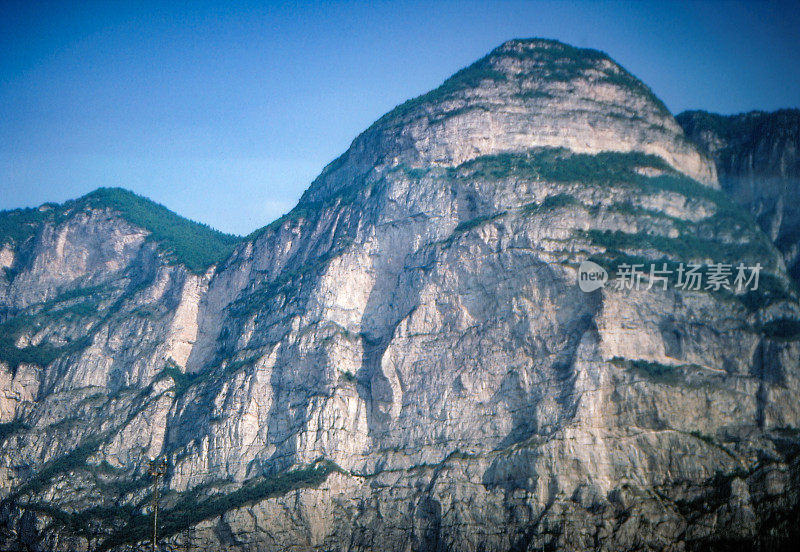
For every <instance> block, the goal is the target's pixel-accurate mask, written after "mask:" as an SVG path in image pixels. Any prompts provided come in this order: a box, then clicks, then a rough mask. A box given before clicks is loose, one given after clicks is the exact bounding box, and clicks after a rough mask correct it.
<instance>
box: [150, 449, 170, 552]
mask: <svg viewBox="0 0 800 552" xmlns="http://www.w3.org/2000/svg"><path fill="white" fill-rule="evenodd" d="M165 473H167V460H166V459H165V458H162V459H161V460H160V461H158V460H156V459H155V458H151V459H150V475H151V476H152V477H153V552H156V541H157V540H158V482H159V480H160V479H161V476H162V475H164V474H165Z"/></svg>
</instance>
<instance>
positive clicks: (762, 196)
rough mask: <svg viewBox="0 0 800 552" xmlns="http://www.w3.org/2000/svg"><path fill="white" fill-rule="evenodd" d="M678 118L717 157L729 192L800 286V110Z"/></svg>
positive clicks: (701, 113) (698, 113)
mask: <svg viewBox="0 0 800 552" xmlns="http://www.w3.org/2000/svg"><path fill="white" fill-rule="evenodd" d="M677 119H678V122H679V123H680V124H681V125H682V126H683V128H684V129H685V131H686V135H687V136H688V137H690V138H691V139H692V140H694V141H695V142H696V143H697V144H698V145H699V146H700V147H701V149H703V151H705V152H707V153H708V154H709V155H710V156H711V157H713V159H714V161H715V163H716V165H717V170H718V171H719V179H720V184H722V187H723V189H724V190H725V191H727V192H728V193H729V194H730V195H731V196H732V197H733V198H734V199H735V200H736V201H737V202H738V203H740V204H741V205H742V206H744V207H745V208H746V209H748V210H749V211H750V212H751V213H752V214H753V215H754V216H755V217H756V220H757V221H758V223H759V225H760V226H761V228H762V229H763V230H764V232H765V233H766V234H767V235H768V236H769V237H770V238H771V239H772V240H773V241H774V242H775V245H776V246H777V247H778V249H779V250H780V251H781V253H782V254H783V257H784V260H785V261H786V265H787V267H788V268H789V273H790V274H791V275H792V276H793V277H794V279H795V281H796V282H800V212H798V210H797V208H796V207H797V205H798V203H799V202H800V110H798V109H783V110H780V111H776V112H774V113H764V112H761V111H754V112H751V113H744V114H741V115H728V116H726V115H716V114H712V113H706V112H704V111H687V112H685V113H681V114H680V115H678V117H677Z"/></svg>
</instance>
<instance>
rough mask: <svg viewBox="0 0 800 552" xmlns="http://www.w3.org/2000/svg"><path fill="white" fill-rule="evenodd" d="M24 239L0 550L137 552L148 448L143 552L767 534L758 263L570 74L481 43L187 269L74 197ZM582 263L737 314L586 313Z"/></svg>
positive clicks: (766, 379) (780, 491)
mask: <svg viewBox="0 0 800 552" xmlns="http://www.w3.org/2000/svg"><path fill="white" fill-rule="evenodd" d="M59 212H61V211H59ZM96 235H97V236H103V235H105V236H107V238H106V241H102V240H101V241H102V247H101V248H100V252H101V254H97V255H96V256H95V257H92V259H94V260H93V261H92V262H88V261H87V258H88V257H87V254H81V253H80V252H82V251H85V250H87V249H92V247H91V246H90V245H87V244H92V243H95V242H93V241H92V239H93V238H90V237H91V236H96ZM87 236H88V237H87ZM27 240H28V241H24V242H23V243H17V242H16V241H10V242H8V243H6V244H5V246H4V248H3V254H2V257H0V258H2V259H3V263H5V265H6V266H7V267H8V268H9V270H7V271H4V272H3V273H2V284H1V285H0V293H2V295H0V297H1V298H2V299H3V303H2V305H3V308H4V309H5V313H6V314H5V316H6V317H7V318H8V322H6V324H4V325H3V326H2V328H3V331H4V332H5V333H4V334H3V335H6V336H11V337H12V338H13V345H14V350H13V351H12V352H14V354H17V355H20V354H22V353H19V352H15V351H20V350H21V351H27V352H28V353H30V354H28V353H26V354H27V355H28V356H27V357H26V358H27V359H28V360H35V358H34V357H35V356H36V355H33V353H32V351H34V349H32V347H37V346H41V345H43V344H50V346H52V347H57V350H56V351H55V352H52V351H50V354H51V357H52V360H50V358H51V357H47V358H46V359H45V360H46V362H41V365H37V363H36V362H32V361H31V362H12V360H13V359H7V358H3V360H2V365H1V367H0V382H2V390H3V395H1V396H0V415H1V416H2V417H3V418H2V421H3V422H9V423H16V425H15V426H10V425H9V426H3V427H7V428H8V430H7V432H6V434H5V435H3V436H2V442H3V446H2V449H1V450H0V478H2V479H0V480H1V481H2V489H3V491H2V493H3V495H2V506H0V520H2V521H0V548H2V547H6V548H9V547H10V548H12V549H13V548H14V547H19V548H22V547H23V545H24V546H26V547H28V548H30V549H32V550H42V551H43V550H88V549H93V550H106V549H114V550H120V551H122V550H144V549H145V548H146V547H147V546H148V545H147V543H146V541H147V539H148V538H149V530H150V529H149V523H150V517H149V512H150V509H149V508H150V506H149V494H148V493H149V491H148V484H149V481H148V478H147V459H148V457H150V456H156V455H160V456H163V457H165V458H167V460H168V466H169V467H168V473H167V475H166V477H165V479H164V489H163V493H162V494H163V499H162V503H161V505H162V506H161V507H162V516H161V519H162V520H163V524H164V525H163V527H162V535H163V542H162V545H163V546H164V547H165V549H168V550H179V549H181V547H183V546H185V544H186V543H187V539H188V540H189V541H191V542H192V543H193V546H194V547H195V548H197V549H227V550H241V551H249V550H318V551H323V550H351V551H367V550H382V551H395V550H396V551H401V550H402V551H405V550H415V551H416V550H419V551H427V550H437V551H439V550H458V551H467V552H468V551H476V552H477V551H495V550H496V551H500V550H531V551H533V550H540V549H542V548H546V549H564V550H577V551H580V550H701V549H702V550H708V549H712V550H713V549H720V550H722V549H727V548H724V547H725V546H728V545H729V544H731V543H733V544H735V545H742V546H750V545H752V546H760V547H762V549H763V548H767V547H770V548H777V547H778V546H782V545H786V546H788V544H787V543H790V542H791V539H792V538H794V537H796V536H797V527H798V526H800V524H798V523H797V522H798V515H797V513H798V504H799V502H798V489H800V481H799V480H798V477H800V469H798V465H797V462H798V459H797V451H798V450H800V448H799V447H798V443H799V442H800V439H799V436H798V429H797V428H798V427H799V426H798V423H799V422H800V401H798V398H799V397H800V366H798V362H799V361H798V359H800V340H798V335H797V328H798V322H797V320H798V318H800V305H799V304H798V298H797V295H796V292H795V290H794V288H793V286H792V284H791V281H790V279H789V278H788V277H787V273H786V267H785V263H784V261H783V259H782V257H781V254H780V253H779V252H778V250H777V249H775V247H774V246H773V245H772V243H771V241H770V240H769V238H768V237H767V236H766V235H764V233H763V232H762V231H761V230H760V229H759V228H758V226H757V225H756V224H755V222H754V221H753V219H752V218H751V217H749V216H748V215H747V214H746V213H744V212H742V211H741V210H740V209H738V208H737V207H736V206H735V205H733V204H732V203H731V202H730V201H728V200H727V197H726V196H725V195H724V193H722V192H721V191H719V190H718V185H717V181H716V173H715V169H714V165H713V164H712V163H711V161H710V160H709V159H708V158H707V157H706V156H705V155H704V154H702V153H700V152H699V151H698V150H697V149H696V148H695V146H693V145H692V144H691V143H690V142H689V141H687V140H686V139H685V138H684V137H683V134H682V131H681V129H680V127H679V126H678V124H677V123H676V122H675V120H674V119H673V118H672V117H671V115H669V113H668V112H667V111H666V110H665V109H664V107H663V105H662V104H661V103H660V102H659V101H658V100H657V99H656V98H655V97H654V96H653V95H652V93H651V92H650V91H649V89H647V88H646V87H645V86H644V85H643V84H641V83H640V82H639V81H637V80H636V79H634V78H633V77H632V76H630V75H629V74H627V73H626V72H624V70H623V69H621V68H620V67H619V66H618V65H616V64H615V63H614V62H613V61H611V60H610V59H608V58H607V57H606V56H605V55H603V54H601V53H599V52H595V51H593V50H578V49H574V48H571V47H569V46H566V45H563V44H560V43H556V42H550V41H539V40H536V41H511V42H509V43H506V44H504V45H503V46H501V47H500V48H498V49H497V50H495V51H494V52H492V53H491V54H490V55H489V56H488V57H487V58H484V59H483V60H481V61H479V62H477V63H476V65H474V66H471V67H470V68H467V69H465V70H464V71H462V72H461V73H459V74H457V75H456V76H454V77H453V78H452V79H451V80H448V81H447V82H446V83H445V84H444V85H443V87H442V88H440V89H437V90H436V91H433V92H431V93H429V94H426V95H425V96H422V97H421V98H418V99H415V100H411V102H409V103H407V104H404V105H403V106H400V107H398V108H397V109H396V110H395V111H393V112H391V113H389V114H387V115H386V116H384V117H383V118H381V119H380V120H379V121H378V122H376V124H375V125H373V126H372V127H371V128H370V129H368V130H367V131H366V132H365V133H364V134H362V135H361V136H359V137H358V138H357V139H356V140H355V141H354V142H353V145H352V147H351V148H350V150H348V152H346V153H345V154H344V155H343V156H342V157H341V158H339V159H338V160H337V161H335V162H334V163H332V164H331V165H329V166H328V167H327V168H326V169H325V170H324V171H323V173H322V175H320V177H319V178H318V179H317V180H316V181H315V182H314V183H313V184H312V185H311V187H310V188H309V191H308V192H307V193H306V194H305V195H304V197H303V199H302V200H301V202H300V204H299V205H298V206H297V207H296V208H295V209H294V210H293V211H292V212H291V213H289V214H288V215H287V216H285V217H283V218H281V219H279V220H278V221H276V222H274V223H273V224H271V225H269V226H267V227H265V228H264V229H262V230H261V231H259V232H257V233H255V234H254V235H252V236H250V237H249V238H247V239H245V240H243V241H242V242H241V243H240V244H239V245H238V246H237V247H236V249H235V250H234V251H233V253H232V254H231V255H230V256H229V257H227V258H226V259H225V260H223V261H221V262H219V263H218V264H217V265H216V266H214V267H212V268H210V269H209V270H208V271H207V272H200V273H198V272H197V271H192V270H189V269H187V267H186V266H184V265H183V264H181V263H180V262H177V261H176V259H174V258H171V257H170V255H169V251H168V250H166V249H165V247H164V245H163V243H161V242H159V240H158V239H157V238H154V234H153V233H151V230H148V229H147V228H144V227H138V226H136V225H135V224H132V223H131V222H130V221H129V220H128V219H126V218H125V216H124V213H121V212H118V211H115V209H114V208H104V207H102V206H99V207H98V206H97V205H96V204H87V206H86V207H85V208H82V209H76V210H75V212H72V211H70V212H68V213H65V214H64V216H63V217H56V218H53V219H52V220H49V219H48V220H46V221H44V222H40V223H38V226H36V227H35V237H30V238H27ZM34 243H35V244H36V245H35V246H34V245H33V244H34ZM98 247H99V246H98ZM67 251H69V252H74V253H70V254H65V253H64V252H67ZM93 254H94V253H93ZM23 258H24V261H23V260H22V259H23ZM589 258H591V259H593V260H594V261H595V262H597V263H600V264H602V265H603V266H606V267H607V268H609V269H613V268H614V267H615V266H616V265H617V264H619V263H620V262H623V261H633V262H639V261H641V262H648V263H649V262H651V261H653V262H658V263H659V264H660V263H663V262H669V263H680V262H683V263H688V262H698V263H708V262H711V261H714V262H726V263H734V264H735V263H738V262H743V263H746V264H747V265H753V264H755V263H757V262H758V263H760V264H761V265H762V266H763V267H764V272H763V274H762V280H761V283H762V285H761V287H760V288H759V290H758V291H757V292H752V293H747V294H737V293H734V292H726V291H724V290H723V291H721V292H714V291H709V290H701V291H682V290H678V289H676V288H675V287H674V286H670V287H669V288H668V289H661V288H660V287H659V286H654V287H653V288H652V289H640V290H617V289H615V288H614V286H612V285H607V286H606V287H605V288H603V289H601V290H597V291H595V292H592V293H588V294H587V293H583V292H582V291H580V290H579V288H578V286H577V285H576V281H577V269H578V266H579V265H580V263H581V262H582V261H584V260H586V259H589ZM50 270H53V271H56V270H57V271H58V272H59V274H58V275H49V272H50ZM88 285H92V286H96V288H93V289H92V291H91V293H87V294H86V295H81V292H78V291H75V290H78V289H84V288H85V286H88ZM644 287H645V288H646V287H647V285H646V280H645V286H644ZM70 290H72V292H71V294H68V295H67V296H66V298H64V297H65V296H64V293H65V292H69V291H70ZM89 300H91V301H92V302H91V303H90V305H91V309H89V308H84V307H80V306H79V305H86V304H87V302H88V301H89ZM85 336H88V337H89V340H88V341H84V342H79V344H80V346H74V345H71V344H73V343H75V342H78V340H80V339H81V338H83V337H85ZM35 350H36V351H40V352H41V350H40V349H35ZM40 356H41V355H40ZM15 358H18V357H15ZM184 527H188V529H189V534H188V535H187V534H186V533H185V532H184V531H182V529H183V528H184Z"/></svg>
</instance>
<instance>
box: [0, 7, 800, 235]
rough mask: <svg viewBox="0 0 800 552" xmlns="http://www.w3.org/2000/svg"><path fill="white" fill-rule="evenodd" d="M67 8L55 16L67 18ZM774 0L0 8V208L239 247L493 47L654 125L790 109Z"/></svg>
mask: <svg viewBox="0 0 800 552" xmlns="http://www.w3.org/2000/svg"><path fill="white" fill-rule="evenodd" d="M68 4H71V5H68ZM798 29H800V10H798V9H797V4H796V3H792V2H786V3H780V2H752V3H740V2H733V1H724V2H712V1H705V2H696V3H662V2H658V3H648V2H619V3H590V2H512V1H507V2H506V1H499V2H469V1H463V0H462V1H459V2H379V1H372V2H326V3H271V2H232V1H231V2H217V3H213V2H202V1H196V2H190V1H186V2H171V3H170V2H158V3H148V2H128V3H126V2H114V1H113V0H107V1H105V2H91V1H89V2H87V1H82V2H30V1H23V2H16V1H13V0H3V1H2V2H0V209H9V208H16V207H22V206H33V205H39V204H41V203H43V202H45V201H59V202H60V201H64V200H66V199H69V198H73V197H78V196H80V195H82V194H85V193H87V192H89V191H91V190H93V189H95V188H98V187H100V186H121V187H124V188H128V189H130V190H133V191H135V192H137V193H139V194H142V195H145V196H147V197H150V198H152V199H154V200H156V201H158V202H160V203H163V204H164V205H166V206H167V207H169V208H170V209H172V210H174V211H176V212H178V213H180V214H182V215H184V216H187V217H189V218H192V219H195V220H199V221H202V222H206V223H208V224H210V225H212V226H214V227H216V228H219V229H221V230H224V231H228V232H234V233H239V234H246V233H248V232H250V231H252V230H254V229H256V228H258V227H261V226H263V225H265V224H267V223H269V222H270V221H271V220H273V219H275V218H276V217H278V216H280V215H281V214H282V213H284V212H286V211H288V210H289V209H290V208H291V207H292V206H293V205H294V204H295V203H296V201H297V199H298V198H299V197H300V195H301V194H302V192H303V190H304V189H305V188H306V187H307V186H308V184H309V183H310V182H311V180H313V178H314V177H315V176H316V175H317V174H318V173H319V171H320V170H321V169H322V167H324V166H325V164H326V163H328V162H329V161H331V160H332V159H334V158H335V157H336V156H337V155H339V154H340V153H342V152H343V151H344V150H345V149H346V148H347V147H348V145H349V143H350V142H351V141H352V139H353V138H355V136H356V135H357V134H358V133H359V132H361V131H362V130H364V129H365V128H366V127H367V126H369V124H370V123H372V122H373V121H374V120H375V119H377V118H378V117H380V116H381V115H382V114H383V113H385V112H386V111H388V110H390V109H391V108H392V107H394V106H395V105H397V104H399V103H402V102H403V101H404V100H406V99H408V98H410V97H413V96H416V95H419V94H421V93H424V92H426V91H427V90H429V89H431V88H434V87H436V86H437V85H438V84H440V83H441V82H442V81H443V80H444V79H445V78H447V77H448V76H449V75H450V74H452V73H453V72H455V71H456V70H458V69H459V68H461V67H463V66H465V65H468V64H470V63H471V62H472V61H474V60H476V59H478V58H479V57H481V56H483V55H484V54H486V53H487V52H489V51H490V50H491V49H492V48H494V47H496V46H497V45H499V44H500V43H502V42H503V41H505V40H508V39H511V38H527V37H545V38H556V39H559V40H562V41H564V42H567V43H570V44H573V45H576V46H583V47H592V48H597V49H600V50H603V51H605V52H607V53H608V54H609V55H611V57H613V58H614V59H616V60H617V61H618V62H620V63H621V64H622V65H623V66H625V67H626V68H627V69H628V70H630V71H631V72H632V73H633V74H635V75H636V76H638V77H639V78H641V79H642V80H643V81H644V82H645V83H646V84H648V85H649V86H650V87H651V88H652V89H653V91H654V92H655V93H656V94H657V95H658V96H659V97H660V98H661V99H663V100H664V102H665V103H666V104H667V106H668V107H669V108H670V109H671V110H672V112H673V113H678V112H680V111H682V110H684V109H693V108H702V109H707V110H710V111H717V112H722V113H737V112H742V111H748V110H752V109H763V110H773V109H777V108H781V107H798V106H800V32H798Z"/></svg>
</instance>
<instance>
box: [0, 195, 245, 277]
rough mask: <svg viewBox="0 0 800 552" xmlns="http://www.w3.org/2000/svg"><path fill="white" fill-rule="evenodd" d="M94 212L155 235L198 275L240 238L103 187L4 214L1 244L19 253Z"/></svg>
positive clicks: (174, 257) (172, 255)
mask: <svg viewBox="0 0 800 552" xmlns="http://www.w3.org/2000/svg"><path fill="white" fill-rule="evenodd" d="M92 209H100V210H102V209H109V210H111V211H114V212H115V213H117V214H118V215H120V216H121V217H122V218H123V219H124V220H125V221H127V222H129V223H130V224H133V225H134V226H138V227H139V228H141V229H143V230H145V231H147V232H148V233H149V236H148V238H149V239H150V240H152V241H154V242H155V243H157V244H158V245H159V248H160V249H161V250H162V251H163V252H165V253H167V255H168V256H169V257H170V258H171V260H173V261H174V262H176V263H179V264H182V265H184V266H186V268H188V269H189V270H191V271H192V272H195V273H202V272H204V271H205V270H207V269H208V268H209V267H210V266H211V265H213V264H216V263H218V262H219V261H221V260H223V259H224V258H225V257H227V256H228V255H230V253H231V251H233V248H234V246H235V245H236V244H237V243H238V242H239V237H238V236H233V235H230V234H224V233H222V232H220V231H218V230H214V229H213V228H211V227H210V226H208V225H207V224H202V223H200V222H195V221H193V220H189V219H186V218H184V217H182V216H180V215H178V214H176V213H174V212H173V211H170V210H169V209H167V208H166V207H164V206H163V205H161V204H159V203H156V202H155V201H152V200H150V199H148V198H146V197H142V196H140V195H137V194H135V193H133V192H131V191H128V190H125V189H122V188H99V189H97V190H95V191H93V192H91V193H89V194H87V195H85V196H83V197H81V198H78V199H75V200H70V201H67V202H65V203H64V204H61V205H59V204H54V203H45V204H44V205H42V206H40V207H38V208H35V207H34V208H27V209H14V210H10V211H0V245H2V246H3V247H4V248H19V247H21V246H23V245H25V244H26V243H28V241H29V240H31V239H32V238H34V237H35V235H36V231H37V229H39V228H40V225H42V224H43V223H58V222H62V221H64V220H66V219H67V218H69V217H71V216H74V215H76V214H78V213H82V212H84V213H85V212H86V211H88V210H92Z"/></svg>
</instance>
